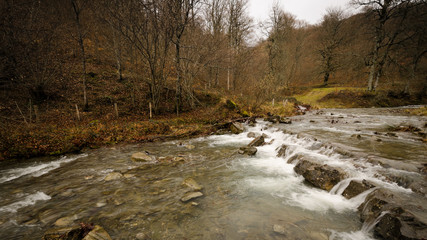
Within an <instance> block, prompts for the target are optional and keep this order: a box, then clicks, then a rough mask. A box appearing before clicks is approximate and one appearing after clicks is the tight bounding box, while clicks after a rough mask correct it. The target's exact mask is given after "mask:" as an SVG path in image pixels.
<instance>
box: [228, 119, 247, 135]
mask: <svg viewBox="0 0 427 240" xmlns="http://www.w3.org/2000/svg"><path fill="white" fill-rule="evenodd" d="M230 130H231V132H232V133H234V134H239V133H242V132H243V131H244V130H245V127H244V126H243V124H241V123H239V122H233V123H231V125H230Z"/></svg>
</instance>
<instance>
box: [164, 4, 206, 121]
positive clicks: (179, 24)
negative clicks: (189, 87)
mask: <svg viewBox="0 0 427 240" xmlns="http://www.w3.org/2000/svg"><path fill="white" fill-rule="evenodd" d="M198 3H199V0H170V1H168V11H169V16H170V17H171V21H170V24H171V28H172V29H173V32H174V34H173V38H172V42H173V43H174V45H175V68H176V94H175V105H176V114H177V115H179V112H180V108H181V105H182V103H181V101H182V67H181V41H182V37H183V35H184V31H185V29H186V27H187V25H188V23H189V22H190V21H191V20H192V19H193V17H194V15H193V13H194V7H195V5H196V4H198Z"/></svg>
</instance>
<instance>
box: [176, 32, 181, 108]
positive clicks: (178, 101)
mask: <svg viewBox="0 0 427 240" xmlns="http://www.w3.org/2000/svg"><path fill="white" fill-rule="evenodd" d="M175 48H176V55H175V58H176V60H175V62H176V96H175V100H176V115H177V116H178V115H179V111H180V108H181V94H182V93H181V92H182V90H181V87H182V84H181V60H180V58H181V56H180V48H181V46H180V37H178V38H177V40H176V43H175Z"/></svg>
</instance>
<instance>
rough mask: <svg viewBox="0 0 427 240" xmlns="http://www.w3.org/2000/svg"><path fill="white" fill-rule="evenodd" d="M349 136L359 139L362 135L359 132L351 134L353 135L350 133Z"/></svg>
mask: <svg viewBox="0 0 427 240" xmlns="http://www.w3.org/2000/svg"><path fill="white" fill-rule="evenodd" d="M351 138H356V139H358V140H361V139H362V136H361V135H360V134H353V135H351Z"/></svg>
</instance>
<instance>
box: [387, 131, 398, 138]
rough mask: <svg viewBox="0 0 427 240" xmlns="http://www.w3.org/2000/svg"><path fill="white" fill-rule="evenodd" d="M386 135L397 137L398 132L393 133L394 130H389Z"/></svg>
mask: <svg viewBox="0 0 427 240" xmlns="http://www.w3.org/2000/svg"><path fill="white" fill-rule="evenodd" d="M385 135H386V136H388V137H397V134H396V133H392V132H388V133H386V134H385Z"/></svg>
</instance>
